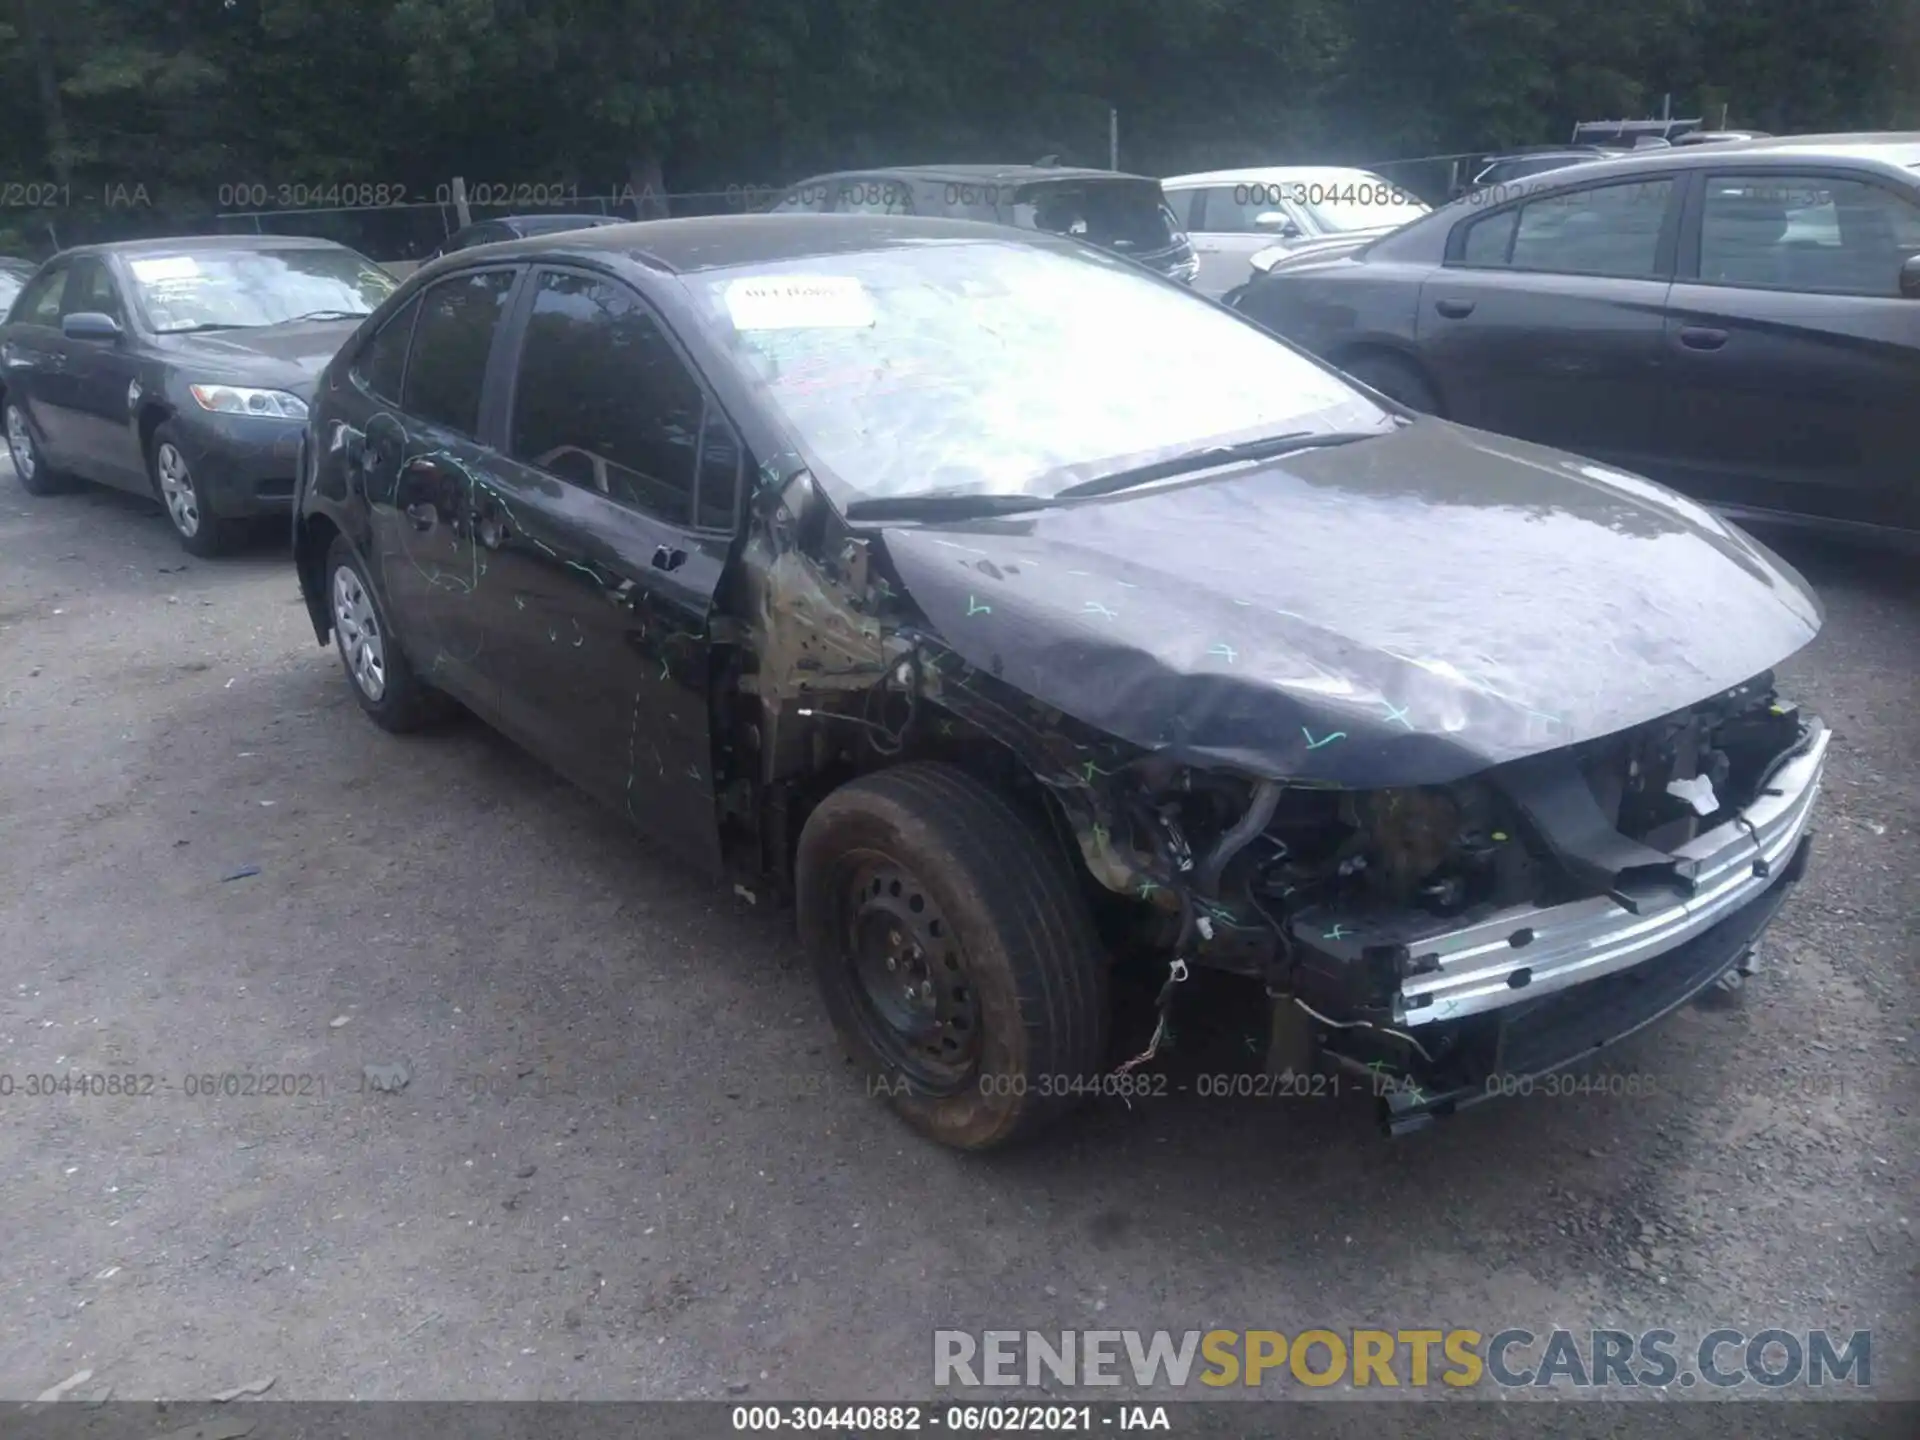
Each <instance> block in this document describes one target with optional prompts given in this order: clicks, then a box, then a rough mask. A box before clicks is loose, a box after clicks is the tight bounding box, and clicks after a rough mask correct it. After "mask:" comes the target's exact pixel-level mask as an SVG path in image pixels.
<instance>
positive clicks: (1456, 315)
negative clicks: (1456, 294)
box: [1433, 300, 1473, 320]
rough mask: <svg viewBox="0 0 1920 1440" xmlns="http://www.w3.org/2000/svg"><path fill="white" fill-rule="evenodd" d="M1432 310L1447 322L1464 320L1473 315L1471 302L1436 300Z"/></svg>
mask: <svg viewBox="0 0 1920 1440" xmlns="http://www.w3.org/2000/svg"><path fill="white" fill-rule="evenodd" d="M1433 308H1434V309H1436V310H1438V311H1439V312H1440V313H1441V314H1442V315H1444V316H1446V317H1447V319H1449V320H1464V319H1466V318H1467V316H1469V315H1471V314H1472V313H1473V301H1471V300H1436V301H1434V302H1433Z"/></svg>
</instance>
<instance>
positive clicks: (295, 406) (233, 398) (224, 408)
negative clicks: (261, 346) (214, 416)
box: [187, 385, 307, 420]
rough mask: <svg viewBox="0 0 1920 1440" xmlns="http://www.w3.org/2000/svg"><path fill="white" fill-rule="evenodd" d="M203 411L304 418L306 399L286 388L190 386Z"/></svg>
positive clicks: (277, 418) (275, 418)
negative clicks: (259, 388)
mask: <svg viewBox="0 0 1920 1440" xmlns="http://www.w3.org/2000/svg"><path fill="white" fill-rule="evenodd" d="M187 389H188V390H189V391H190V392H192V395H193V398H194V399H195V400H196V401H197V402H199V405H200V408H201V409H202V410H212V411H214V412H216V413H218V414H221V415H264V416H265V417H266V418H268V419H269V420H304V419H306V418H307V402H306V401H304V400H302V399H301V398H300V397H299V396H298V395H289V394H288V393H287V392H286V391H285V390H253V389H249V388H248V387H247V386H245V385H189V386H188V387H187Z"/></svg>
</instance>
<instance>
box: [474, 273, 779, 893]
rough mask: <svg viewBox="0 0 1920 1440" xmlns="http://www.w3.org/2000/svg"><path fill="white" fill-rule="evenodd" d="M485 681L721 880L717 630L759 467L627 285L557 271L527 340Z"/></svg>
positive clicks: (493, 520)
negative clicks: (748, 464)
mask: <svg viewBox="0 0 1920 1440" xmlns="http://www.w3.org/2000/svg"><path fill="white" fill-rule="evenodd" d="M514 330H515V333H516V336H517V343H518V359H517V363H516V365H515V367H514V372H513V379H512V383H511V388H510V393H509V396H508V398H507V400H506V402H505V406H504V415H503V428H502V434H501V438H500V447H501V449H502V451H503V452H504V453H505V455H506V456H507V460H506V463H504V464H503V465H502V467H501V468H500V470H499V482H500V483H499V485H498V487H497V490H496V491H495V492H494V494H493V495H492V496H491V497H490V498H491V500H492V501H493V502H494V505H493V508H492V509H491V510H488V511H485V512H484V513H483V514H482V516H481V520H480V533H481V537H482V544H483V546H485V547H488V548H487V549H486V556H487V565H488V569H487V574H488V582H487V584H488V587H489V588H488V596H489V600H488V615H489V627H490V637H491V638H492V639H493V640H495V641H497V642H498V643H493V644H490V646H489V649H488V651H487V654H486V659H485V662H484V663H485V664H486V666H487V669H488V678H489V681H490V683H492V684H493V685H494V686H495V687H496V689H497V691H498V694H499V706H500V711H501V714H502V716H503V717H504V718H505V719H506V721H507V723H508V728H510V729H511V730H512V731H513V732H514V733H516V735H518V736H519V737H521V738H522V739H523V740H524V741H525V743H527V744H528V745H529V747H530V748H533V749H534V750H535V751H536V752H537V753H539V754H541V755H542V756H543V757H544V758H546V759H547V760H548V761H549V762H550V763H552V764H553V765H554V766H555V767H556V768H557V769H559V770H561V771H562V772H563V773H564V774H567V775H568V776H570V777H571V778H572V779H574V780H575V781H576V783H578V784H580V785H581V786H583V787H584V788H585V789H587V790H588V791H590V792H592V793H593V794H595V795H598V796H599V797H600V798H602V799H603V800H605V801H607V802H608V803H610V804H612V805H613V806H615V807H616V808H617V809H619V810H620V811H621V813H622V814H624V815H626V816H627V817H628V819H629V820H631V821H632V822H633V823H634V824H635V825H637V826H639V827H640V828H642V829H644V830H646V831H649V832H651V833H652V834H654V835H655V836H656V837H657V838H659V839H661V840H663V841H665V842H667V843H669V844H671V845H672V846H673V847H674V848H675V849H676V850H679V851H682V852H683V853H687V854H690V855H692V856H694V857H696V858H697V859H698V861H699V862H701V863H703V864H707V865H709V866H713V867H717V866H718V863H719V828H718V820H717V815H716V811H715V796H714V776H713V730H712V722H711V715H710V709H709V706H710V688H711V686H710V677H709V658H710V644H709V630H708V623H709V614H710V610H711V607H712V603H713V596H714V592H715V590H716V589H717V588H718V586H719V583H720V577H721V573H722V570H723V569H724V566H725V564H726V558H727V552H728V548H729V546H730V544H731V542H732V538H733V534H734V530H735V525H736V511H737V506H738V503H739V495H740V486H741V475H742V471H743V452H742V449H741V446H740V444H739V442H738V441H737V439H736V438H735V437H734V433H733V431H732V429H731V427H730V426H729V425H728V423H727V420H726V418H725V416H724V415H722V414H721V412H720V410H719V408H718V406H717V405H716V404H715V403H714V401H713V400H712V398H711V397H710V396H709V395H708V394H707V392H706V390H705V388H704V386H703V385H702V384H701V382H700V381H699V379H698V378H697V376H696V374H695V372H694V369H693V367H692V366H691V365H690V364H689V362H688V360H687V358H686V356H685V354H684V352H682V351H681V349H680V348H679V346H678V345H677V344H676V343H675V341H674V339H673V337H672V336H671V335H670V333H669V332H668V330H667V328H666V326H665V325H664V324H663V322H662V321H661V320H660V318H659V317H658V315H657V314H656V313H655V312H654V310H653V309H652V307H651V306H649V305H648V304H647V303H646V301H645V300H644V299H643V298H642V297H641V296H640V294H639V293H638V292H637V291H635V290H633V289H631V288H630V287H628V286H627V285H626V284H624V283H622V282H620V281H617V280H614V279H611V278H609V277H607V276H605V275H600V274H597V273H593V272H590V271H583V270H575V269H571V268H567V267H563V266H548V267H544V268H542V269H540V270H538V271H537V272H536V274H535V277H534V279H533V280H532V281H531V282H530V283H529V285H528V286H527V288H526V292H525V294H524V295H523V297H522V299H521V302H520V305H519V307H518V311H517V314H516V318H515V322H514Z"/></svg>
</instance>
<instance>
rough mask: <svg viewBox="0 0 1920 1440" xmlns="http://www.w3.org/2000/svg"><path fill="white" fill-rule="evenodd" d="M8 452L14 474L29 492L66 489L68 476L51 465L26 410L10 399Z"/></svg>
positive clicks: (8, 408) (37, 493) (50, 493)
mask: <svg viewBox="0 0 1920 1440" xmlns="http://www.w3.org/2000/svg"><path fill="white" fill-rule="evenodd" d="M7 453H8V454H9V455H10V456H11V457H12V458H13V473H14V475H15V476H16V477H18V479H19V481H20V488H21V489H22V490H24V491H26V492H27V493H28V494H29V495H52V494H55V493H57V492H58V491H60V490H62V489H64V488H65V486H64V485H63V484H62V480H63V478H64V477H62V476H60V475H58V474H56V473H54V472H53V471H52V470H49V469H48V468H47V463H46V461H45V460H44V459H42V458H41V455H40V447H39V446H37V445H35V444H34V443H33V432H32V431H31V430H29V429H28V428H27V416H26V412H25V411H24V410H22V409H21V408H20V407H19V406H18V405H16V404H14V403H13V402H12V401H11V400H9V401H8V402H7Z"/></svg>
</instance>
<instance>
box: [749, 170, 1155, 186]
mask: <svg viewBox="0 0 1920 1440" xmlns="http://www.w3.org/2000/svg"><path fill="white" fill-rule="evenodd" d="M871 175H893V176H897V177H899V178H900V179H903V180H955V181H961V182H964V183H972V184H988V183H994V184H1001V185H1027V184H1037V183H1039V182H1041V181H1043V180H1151V179H1152V178H1153V177H1152V176H1150V175H1131V174H1128V173H1127V172H1126V171H1124V170H1092V169H1089V168H1087V167H1086V166H1083V165H873V166H869V167H868V168H866V169H864V170H833V171H829V172H827V173H826V174H824V175H809V176H808V177H807V178H806V179H805V180H796V181H795V182H794V183H793V184H792V185H789V186H788V187H787V188H788V189H789V190H793V189H797V188H799V187H800V186H802V185H818V184H820V183H822V182H823V181H827V180H850V179H853V178H854V177H855V176H871Z"/></svg>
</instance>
